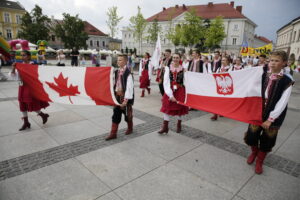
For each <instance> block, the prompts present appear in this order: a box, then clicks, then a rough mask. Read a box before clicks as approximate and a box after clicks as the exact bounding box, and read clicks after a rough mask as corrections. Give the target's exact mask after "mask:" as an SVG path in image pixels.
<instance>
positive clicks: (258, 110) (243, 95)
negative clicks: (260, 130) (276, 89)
mask: <svg viewBox="0 0 300 200" xmlns="http://www.w3.org/2000/svg"><path fill="white" fill-rule="evenodd" d="M262 74H263V68H262V67H254V68H249V69H243V70H238V71H232V72H228V73H219V74H202V73H197V72H186V73H185V77H184V78H185V87H186V99H185V105H186V106H189V107H192V108H195V109H198V110H203V111H206V112H211V113H215V114H219V115H222V116H225V117H228V118H231V119H235V120H238V121H242V122H246V123H250V124H256V125H260V124H261V123H262V106H263V100H262V94H261V90H262Z"/></svg>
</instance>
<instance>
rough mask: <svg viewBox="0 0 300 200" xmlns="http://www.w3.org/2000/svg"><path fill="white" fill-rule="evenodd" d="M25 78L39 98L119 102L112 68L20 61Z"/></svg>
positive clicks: (94, 102)
mask: <svg viewBox="0 0 300 200" xmlns="http://www.w3.org/2000/svg"><path fill="white" fill-rule="evenodd" d="M16 68H17V70H18V72H19V74H20V76H21V78H22V81H23V82H24V84H26V85H27V86H28V87H29V88H30V89H31V94H32V95H33V96H34V97H35V98H37V99H40V100H43V101H48V102H55V103H63V104H72V105H118V102H117V100H116V99H115V96H114V91H113V76H114V72H113V68H112V67H84V68H83V67H54V66H38V65H30V64H22V63H17V66H16Z"/></svg>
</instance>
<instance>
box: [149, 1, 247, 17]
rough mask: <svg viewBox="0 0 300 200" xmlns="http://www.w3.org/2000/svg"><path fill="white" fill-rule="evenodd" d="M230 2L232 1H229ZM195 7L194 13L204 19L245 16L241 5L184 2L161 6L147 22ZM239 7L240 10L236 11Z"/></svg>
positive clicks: (175, 14)
mask: <svg viewBox="0 0 300 200" xmlns="http://www.w3.org/2000/svg"><path fill="white" fill-rule="evenodd" d="M231 3H232V2H231ZM190 9H195V10H196V13H197V15H198V16H199V17H202V18H204V19H213V18H215V17H217V16H222V17H223V18H225V19H233V18H245V19H248V18H247V17H245V16H244V15H243V14H242V12H241V11H242V6H237V7H236V8H234V3H233V4H227V3H220V4H213V3H208V4H206V5H192V6H185V5H184V4H183V5H182V6H178V5H176V6H175V7H170V8H167V9H165V8H163V10H162V11H161V12H159V13H157V14H155V15H153V16H152V17H149V18H148V19H147V21H148V22H151V21H153V20H155V19H157V20H158V21H169V20H170V17H171V16H172V19H174V18H176V17H177V16H179V15H181V14H182V13H184V12H186V11H188V10H190ZM239 9H240V11H238V10H239Z"/></svg>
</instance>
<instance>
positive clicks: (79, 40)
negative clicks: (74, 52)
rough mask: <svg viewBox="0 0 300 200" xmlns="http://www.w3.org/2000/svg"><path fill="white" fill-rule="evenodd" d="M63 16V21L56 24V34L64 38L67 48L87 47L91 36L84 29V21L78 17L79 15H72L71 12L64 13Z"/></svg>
mask: <svg viewBox="0 0 300 200" xmlns="http://www.w3.org/2000/svg"><path fill="white" fill-rule="evenodd" d="M63 16H64V19H63V23H61V24H57V25H56V26H55V29H54V31H55V34H56V36H57V37H59V38H60V39H61V40H62V42H63V43H64V45H65V48H68V49H71V48H73V47H75V48H77V49H80V48H86V47H87V45H86V41H87V40H88V38H89V37H88V35H87V33H86V32H85V31H84V22H83V21H82V20H81V19H80V18H78V15H76V16H71V15H70V14H67V13H63Z"/></svg>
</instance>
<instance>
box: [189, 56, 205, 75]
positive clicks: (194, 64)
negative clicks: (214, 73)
mask: <svg viewBox="0 0 300 200" xmlns="http://www.w3.org/2000/svg"><path fill="white" fill-rule="evenodd" d="M187 70H188V71H191V72H199V73H203V61H202V60H200V58H199V59H193V60H191V61H190V62H189V66H188V69H187Z"/></svg>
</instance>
